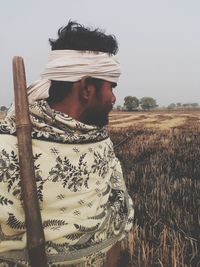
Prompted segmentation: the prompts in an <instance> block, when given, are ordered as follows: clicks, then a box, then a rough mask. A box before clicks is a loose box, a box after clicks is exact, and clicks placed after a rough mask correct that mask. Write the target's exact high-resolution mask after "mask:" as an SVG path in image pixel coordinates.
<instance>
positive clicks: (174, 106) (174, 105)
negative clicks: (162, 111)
mask: <svg viewBox="0 0 200 267" xmlns="http://www.w3.org/2000/svg"><path fill="white" fill-rule="evenodd" d="M168 108H169V109H174V108H176V104H174V103H171V104H169V106H168Z"/></svg>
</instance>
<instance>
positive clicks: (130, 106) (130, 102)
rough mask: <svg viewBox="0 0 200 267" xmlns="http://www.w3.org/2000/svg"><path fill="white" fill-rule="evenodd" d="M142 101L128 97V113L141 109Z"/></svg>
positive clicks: (125, 100) (125, 101) (126, 105)
mask: <svg viewBox="0 0 200 267" xmlns="http://www.w3.org/2000/svg"><path fill="white" fill-rule="evenodd" d="M139 104H140V101H139V99H138V98H137V97H135V96H126V97H125V98H124V107H125V109H126V110H128V111H132V110H134V109H137V108H138V107H139Z"/></svg>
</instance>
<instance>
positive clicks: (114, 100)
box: [112, 94, 116, 104]
mask: <svg viewBox="0 0 200 267" xmlns="http://www.w3.org/2000/svg"><path fill="white" fill-rule="evenodd" d="M115 102H116V96H115V95H114V94H113V95H112V103H113V104H115Z"/></svg>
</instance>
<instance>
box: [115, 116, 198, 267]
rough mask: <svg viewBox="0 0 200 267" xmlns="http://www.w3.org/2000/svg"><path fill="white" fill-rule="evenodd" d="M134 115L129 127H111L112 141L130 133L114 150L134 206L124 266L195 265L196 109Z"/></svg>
mask: <svg viewBox="0 0 200 267" xmlns="http://www.w3.org/2000/svg"><path fill="white" fill-rule="evenodd" d="M120 115H121V114H120ZM141 115H142V116H146V117H147V119H145V124H144V123H143V122H142V120H143V119H144V118H142V117H140V116H141ZM115 116H116V118H117V117H118V116H117V115H116V114H115ZM138 116H139V117H140V118H142V119H141V121H140V120H137V123H133V126H132V127H129V128H123V127H122V128H119V127H111V128H110V129H111V130H110V131H111V137H112V140H113V141H114V144H115V145H116V144H118V143H119V142H121V140H122V139H123V138H125V137H126V136H127V133H128V134H129V136H130V138H129V139H128V140H127V141H126V142H125V143H122V144H121V145H120V146H118V147H116V148H115V150H116V151H115V152H116V154H117V156H118V157H119V159H120V160H121V162H122V166H123V171H124V176H125V179H126V184H127V187H128V189H129V192H130V195H131V196H132V199H133V202H134V207H135V224H134V225H135V227H134V229H133V231H132V232H131V234H130V235H129V240H128V241H126V242H124V248H125V252H126V253H125V254H124V255H125V256H124V257H126V258H127V255H129V256H130V259H131V260H130V262H129V264H128V263H127V264H126V265H123V267H125V266H131V267H158V266H160V267H162V266H164V267H198V266H200V250H199V249H200V169H199V165H200V121H199V117H200V113H196V112H194V113H192V112H189V113H184V114H183V113H182V114H181V113H180V112H179V113H173V114H171V113H166V114H165V113H162V114H150V116H149V115H148V113H145V114H140V115H137V116H135V117H137V118H138ZM148 117H149V120H150V121H151V123H150V124H154V126H155V127H153V126H152V125H150V126H149V125H148V123H147V121H148ZM130 118H131V116H130V114H129V119H130ZM112 119H113V116H112ZM152 119H154V121H153V122H152ZM130 123H131V121H130ZM162 124H163V125H166V127H161V128H160V127H159V126H161V125H162ZM111 126H113V125H112V124H111ZM121 266H122V265H121Z"/></svg>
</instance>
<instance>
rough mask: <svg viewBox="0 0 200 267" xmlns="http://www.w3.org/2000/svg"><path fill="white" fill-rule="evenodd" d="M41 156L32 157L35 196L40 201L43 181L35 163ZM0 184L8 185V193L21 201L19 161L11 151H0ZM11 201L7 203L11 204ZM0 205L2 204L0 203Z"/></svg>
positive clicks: (38, 167)
mask: <svg viewBox="0 0 200 267" xmlns="http://www.w3.org/2000/svg"><path fill="white" fill-rule="evenodd" d="M41 156H42V154H41V153H40V154H37V153H36V154H35V155H34V157H33V160H34V167H35V178H36V181H37V185H38V188H37V195H38V199H39V200H40V201H42V200H43V195H42V189H43V184H44V181H43V180H42V176H41V170H40V164H36V161H37V160H38V159H39V158H40V157H41ZM0 182H2V183H7V184H8V187H7V188H8V192H9V193H11V194H12V195H13V196H15V197H18V198H19V199H20V200H22V196H21V181H20V167H19V159H18V155H17V153H16V152H14V151H13V150H12V151H11V152H10V154H9V153H8V152H6V151H5V150H4V149H2V150H1V151H0ZM11 202H12V201H11V200H8V201H7V203H10V204H11ZM0 204H2V203H1V202H0Z"/></svg>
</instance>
